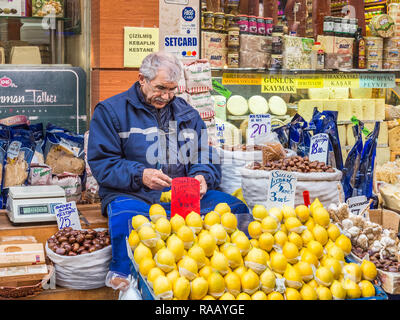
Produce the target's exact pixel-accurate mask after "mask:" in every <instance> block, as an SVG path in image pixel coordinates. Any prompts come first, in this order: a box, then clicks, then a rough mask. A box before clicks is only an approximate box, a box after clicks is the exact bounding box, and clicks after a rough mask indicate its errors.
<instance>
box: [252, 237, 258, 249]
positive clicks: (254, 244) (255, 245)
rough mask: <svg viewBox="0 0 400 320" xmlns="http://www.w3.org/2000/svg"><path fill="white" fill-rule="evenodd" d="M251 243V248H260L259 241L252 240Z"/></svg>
mask: <svg viewBox="0 0 400 320" xmlns="http://www.w3.org/2000/svg"><path fill="white" fill-rule="evenodd" d="M250 243H251V247H252V248H260V245H259V244H258V240H257V239H251V240H250Z"/></svg>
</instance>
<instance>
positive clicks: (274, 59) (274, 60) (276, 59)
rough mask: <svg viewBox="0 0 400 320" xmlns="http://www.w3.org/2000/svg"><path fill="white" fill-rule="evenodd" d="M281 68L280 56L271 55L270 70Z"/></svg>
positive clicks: (281, 57) (281, 60) (281, 58)
mask: <svg viewBox="0 0 400 320" xmlns="http://www.w3.org/2000/svg"><path fill="white" fill-rule="evenodd" d="M282 66H283V55H282V54H271V69H274V70H280V69H282Z"/></svg>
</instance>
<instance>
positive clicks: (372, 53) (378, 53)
mask: <svg viewBox="0 0 400 320" xmlns="http://www.w3.org/2000/svg"><path fill="white" fill-rule="evenodd" d="M382 58H383V49H369V50H367V60H368V59H371V60H382Z"/></svg>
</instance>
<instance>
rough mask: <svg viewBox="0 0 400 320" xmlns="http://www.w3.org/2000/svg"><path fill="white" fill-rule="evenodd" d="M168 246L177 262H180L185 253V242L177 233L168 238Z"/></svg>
mask: <svg viewBox="0 0 400 320" xmlns="http://www.w3.org/2000/svg"><path fill="white" fill-rule="evenodd" d="M167 248H168V249H169V250H171V251H172V253H173V254H174V256H175V262H178V261H179V260H181V259H182V257H183V254H184V250H185V247H184V244H183V241H182V240H181V239H180V238H178V237H177V236H176V235H172V236H170V237H169V238H168V240H167Z"/></svg>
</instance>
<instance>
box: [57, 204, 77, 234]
mask: <svg viewBox="0 0 400 320" xmlns="http://www.w3.org/2000/svg"><path fill="white" fill-rule="evenodd" d="M54 213H55V215H56V218H57V225H58V229H64V228H68V227H71V228H72V229H74V230H82V227H81V222H80V220H79V214H78V209H77V207H76V202H75V201H72V202H67V203H62V204H58V205H56V206H55V207H54Z"/></svg>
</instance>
